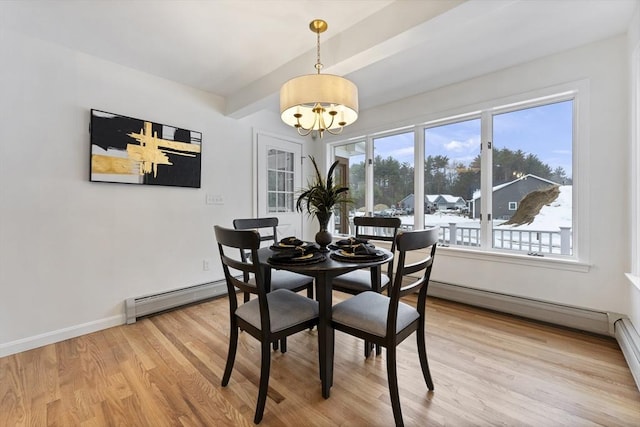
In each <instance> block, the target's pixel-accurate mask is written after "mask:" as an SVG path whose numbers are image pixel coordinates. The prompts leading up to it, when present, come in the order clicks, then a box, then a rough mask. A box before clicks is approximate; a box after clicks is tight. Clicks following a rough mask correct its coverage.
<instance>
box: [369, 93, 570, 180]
mask: <svg viewBox="0 0 640 427" xmlns="http://www.w3.org/2000/svg"><path fill="white" fill-rule="evenodd" d="M572 110H573V101H563V102H558V103H554V104H547V105H543V106H540V107H533V108H527V109H524V110H518V111H513V112H509V113H503V114H498V115H495V116H494V122H493V143H494V148H509V149H510V150H513V151H516V150H522V151H523V152H525V153H531V154H535V155H536V156H537V157H538V158H539V159H540V160H541V161H542V162H543V163H546V164H548V165H549V166H550V167H551V169H555V168H556V167H558V166H561V167H562V168H563V169H564V170H565V172H566V174H567V176H569V177H571V176H572V155H571V153H572V133H573V124H572V116H573V111H572ZM375 151H376V155H378V154H379V155H381V156H382V157H384V158H386V157H388V156H391V157H393V158H395V159H397V160H399V161H400V162H407V163H410V164H413V132H408V133H405V134H400V135H394V136H390V137H384V138H378V139H376V140H375ZM425 151H426V155H432V156H435V155H444V156H447V157H448V158H449V159H450V160H454V161H456V162H462V163H464V164H465V165H467V164H469V162H470V161H471V160H473V159H474V158H475V157H476V156H477V155H478V154H480V119H473V120H467V121H464V122H460V123H454V124H450V125H442V126H438V127H434V128H430V129H428V130H427V136H426V148H425Z"/></svg>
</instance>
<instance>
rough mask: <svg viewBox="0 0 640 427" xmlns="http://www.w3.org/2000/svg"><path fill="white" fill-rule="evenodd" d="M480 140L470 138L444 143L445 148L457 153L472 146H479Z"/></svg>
mask: <svg viewBox="0 0 640 427" xmlns="http://www.w3.org/2000/svg"><path fill="white" fill-rule="evenodd" d="M477 146H478V142H477V141H476V140H474V139H468V140H466V141H455V140H454V141H449V142H447V143H446V144H444V148H445V150H447V151H454V152H457V153H460V152H464V151H469V149H470V148H473V147H477Z"/></svg>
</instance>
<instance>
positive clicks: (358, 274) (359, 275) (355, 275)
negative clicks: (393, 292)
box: [332, 270, 390, 293]
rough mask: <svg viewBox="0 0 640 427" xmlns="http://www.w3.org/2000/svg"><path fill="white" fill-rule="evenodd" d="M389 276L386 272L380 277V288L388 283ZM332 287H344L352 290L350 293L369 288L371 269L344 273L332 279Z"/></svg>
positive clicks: (368, 289)
mask: <svg viewBox="0 0 640 427" xmlns="http://www.w3.org/2000/svg"><path fill="white" fill-rule="evenodd" d="M389 282H390V280H389V276H387V275H386V274H383V275H381V277H380V288H381V289H384V288H386V287H387V285H389ZM332 284H333V287H334V288H335V287H340V288H344V289H345V290H347V289H348V290H351V291H354V292H352V293H359V292H365V291H370V290H371V271H370V270H355V271H350V272H348V273H345V274H343V275H341V276H338V277H336V278H335V279H333V282H332Z"/></svg>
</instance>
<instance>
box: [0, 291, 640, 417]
mask: <svg viewBox="0 0 640 427" xmlns="http://www.w3.org/2000/svg"><path fill="white" fill-rule="evenodd" d="M338 299H340V296H339V294H335V296H334V302H335V300H338ZM227 310H228V303H227V299H226V298H222V299H218V300H214V301H209V302H206V303H202V304H199V305H195V306H191V307H187V308H183V309H179V310H176V311H173V312H169V313H165V314H162V315H157V316H154V317H151V318H147V319H143V320H139V321H138V322H137V323H136V324H134V325H128V326H119V327H115V328H111V329H108V330H104V331H101V332H97V333H93V334H89V335H85V336H82V337H79V338H74V339H71V340H67V341H64V342H60V343H57V344H53V345H48V346H45V347H42V348H39V349H35V350H31V351H27V352H24V353H21V354H17V355H13V356H9V357H5V358H2V359H0V425H1V426H20V425H30V426H45V425H51V426H75V425H82V426H120V425H121V426H175V425H184V426H227V425H229V426H231V425H233V426H242V425H253V422H252V420H253V413H254V408H255V402H256V396H257V384H258V375H259V361H260V358H259V347H258V345H257V342H256V341H255V340H253V339H252V338H251V337H250V336H248V335H247V334H241V338H240V345H239V349H238V357H237V359H236V364H235V368H234V371H233V374H232V376H231V381H230V383H229V385H228V387H226V388H222V387H221V386H220V379H221V376H222V372H223V368H224V362H225V359H226V354H227V343H228V341H227V336H228V321H227V319H228V312H227ZM428 313H429V317H428V321H427V345H428V352H429V360H430V364H431V374H432V376H433V379H434V382H435V391H434V392H428V391H427V388H426V386H425V384H424V380H423V379H422V375H421V373H420V367H419V362H418V356H417V352H416V344H415V338H414V337H413V336H412V337H410V338H409V339H407V340H406V341H405V342H404V343H403V344H402V345H401V346H400V347H399V354H398V365H399V369H398V371H399V372H398V375H399V382H400V398H401V402H402V409H403V414H404V420H405V424H406V425H408V426H426V425H429V426H444V425H447V426H496V425H503V426H544V427H546V426H580V427H582V426H595V425H599V426H638V425H640V392H638V389H637V388H636V386H635V384H634V382H633V378H632V376H631V373H630V372H629V369H628V367H627V366H626V365H625V362H624V358H623V356H622V353H621V352H620V349H619V348H618V346H617V344H616V342H615V341H614V340H613V339H611V338H608V337H601V336H594V335H590V334H584V333H580V332H576V331H571V330H566V329H563V328H558V327H554V326H550V325H546V324H540V323H535V322H529V321H526V320H522V319H519V318H514V317H511V316H506V315H501V314H497V313H494V312H488V311H484V310H480V309H476V308H472V307H468V306H464V305H459V304H455V303H452V302H447V301H443V300H438V299H431V300H430V301H429V302H428ZM362 353H363V349H362V343H361V342H360V341H358V340H356V339H354V338H351V337H349V336H347V335H344V334H342V333H339V332H337V333H336V361H335V379H334V386H333V388H332V389H331V397H330V398H329V399H328V400H325V399H323V398H322V397H321V390H320V380H319V378H318V363H317V332H316V331H315V330H314V331H312V332H308V331H305V332H302V333H300V334H298V335H295V336H293V337H290V339H289V342H288V352H287V353H286V354H281V353H275V352H274V353H272V360H273V361H272V370H271V380H270V383H269V386H270V390H269V398H268V399H267V405H266V410H265V414H264V419H263V421H262V424H261V425H264V426H335V425H341V426H391V425H393V415H392V412H391V406H390V403H389V395H388V389H387V379H386V365H385V355H384V352H383V354H382V355H381V356H378V357H374V358H370V359H368V360H365V359H364V358H363V355H362Z"/></svg>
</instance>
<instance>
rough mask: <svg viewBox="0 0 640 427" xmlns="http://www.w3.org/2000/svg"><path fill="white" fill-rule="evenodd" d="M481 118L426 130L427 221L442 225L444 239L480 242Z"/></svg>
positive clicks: (432, 224) (444, 240)
mask: <svg viewBox="0 0 640 427" xmlns="http://www.w3.org/2000/svg"><path fill="white" fill-rule="evenodd" d="M480 124H481V122H480V119H479V118H473V119H468V120H462V121H456V122H452V123H445V124H437V125H434V126H429V127H427V128H426V129H425V130H424V154H425V159H424V203H425V208H424V213H425V217H424V223H425V225H427V226H434V225H439V226H440V228H441V229H442V233H443V242H446V244H450V245H456V244H459V245H464V246H476V247H478V246H480V245H481V236H480V205H479V204H478V205H477V209H476V204H474V203H473V202H474V199H475V198H479V197H480V172H481V168H480Z"/></svg>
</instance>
